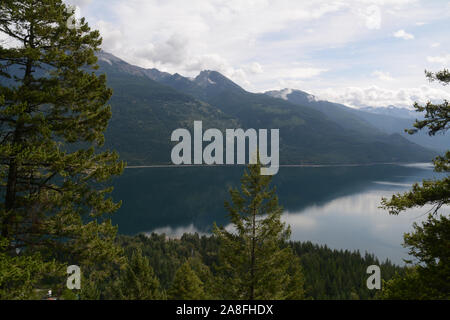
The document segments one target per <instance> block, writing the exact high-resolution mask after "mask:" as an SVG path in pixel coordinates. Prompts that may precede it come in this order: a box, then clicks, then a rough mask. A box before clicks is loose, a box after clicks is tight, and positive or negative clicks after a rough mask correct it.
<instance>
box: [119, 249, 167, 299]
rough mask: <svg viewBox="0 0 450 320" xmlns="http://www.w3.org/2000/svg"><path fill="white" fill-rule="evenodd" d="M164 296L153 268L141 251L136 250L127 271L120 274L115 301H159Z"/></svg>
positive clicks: (126, 268)
mask: <svg viewBox="0 0 450 320" xmlns="http://www.w3.org/2000/svg"><path fill="white" fill-rule="evenodd" d="M162 297H163V295H162V294H161V292H160V290H159V280H158V278H156V276H155V273H154V272H153V268H152V267H151V266H150V263H149V261H148V259H147V258H146V257H144V256H143V255H142V251H141V250H140V249H138V250H136V251H135V252H134V253H133V254H132V256H131V259H130V261H129V262H128V264H127V266H126V267H125V270H123V271H122V272H121V273H120V276H119V280H118V283H117V284H116V288H115V297H114V298H115V299H121V300H158V299H161V298H162Z"/></svg>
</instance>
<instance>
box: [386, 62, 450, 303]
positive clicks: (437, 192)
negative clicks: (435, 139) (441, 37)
mask: <svg viewBox="0 0 450 320" xmlns="http://www.w3.org/2000/svg"><path fill="white" fill-rule="evenodd" d="M426 76H427V78H428V79H429V80H430V81H438V82H440V83H441V84H443V85H447V84H448V83H450V73H449V71H448V70H447V69H444V70H442V71H439V72H437V73H433V72H426ZM414 107H415V109H416V111H418V112H425V118H424V119H423V120H420V121H419V120H418V121H416V123H415V124H414V129H411V130H407V131H408V132H409V133H410V134H414V133H416V132H417V131H418V130H422V129H427V130H428V134H429V135H430V136H434V135H436V134H438V133H442V134H445V133H446V132H447V130H448V129H449V128H450V106H449V104H448V101H447V100H444V101H443V103H441V104H433V103H431V102H428V103H427V104H426V105H425V106H421V105H419V104H418V103H415V105H414ZM434 170H435V171H436V172H441V173H444V174H446V176H445V177H444V178H442V179H434V180H424V181H423V182H422V185H419V184H418V183H416V184H414V185H413V187H412V190H411V191H408V192H406V193H404V194H396V195H394V196H392V197H391V198H390V199H386V198H384V199H383V200H382V206H383V207H384V208H385V209H387V210H388V211H389V213H390V214H394V215H397V214H399V213H400V212H403V211H405V210H406V209H409V208H414V207H423V206H425V205H429V206H431V210H430V213H429V215H428V218H427V220H426V221H425V222H423V223H422V225H419V224H418V223H414V225H413V227H414V232H411V233H407V234H405V235H404V246H405V247H408V248H409V253H410V255H411V256H413V257H414V258H415V259H416V261H414V262H415V265H414V266H413V267H412V268H411V269H409V270H408V272H407V273H406V274H405V275H403V276H397V277H396V278H394V279H392V280H391V281H389V282H388V283H386V285H385V289H384V292H383V294H382V296H383V297H384V298H388V299H449V298H450V220H449V218H448V214H449V210H448V207H446V206H448V205H449V204H450V176H449V174H448V173H449V172H450V150H449V151H447V152H446V154H445V155H444V156H439V157H437V158H436V159H435V160H434ZM410 262H412V261H410Z"/></svg>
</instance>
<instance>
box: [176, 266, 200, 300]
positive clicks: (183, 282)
mask: <svg viewBox="0 0 450 320" xmlns="http://www.w3.org/2000/svg"><path fill="white" fill-rule="evenodd" d="M168 297H169V299H171V300H202V299H205V298H206V295H205V291H204V288H203V282H202V281H201V280H200V279H199V277H198V276H197V275H196V274H195V272H194V270H192V268H191V265H190V263H189V261H187V262H185V263H184V264H182V265H181V267H180V268H178V270H177V272H176V273H175V278H174V280H173V283H172V286H171V287H170V289H169V292H168Z"/></svg>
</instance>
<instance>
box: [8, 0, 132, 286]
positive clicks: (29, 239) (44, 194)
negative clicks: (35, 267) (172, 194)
mask: <svg viewBox="0 0 450 320" xmlns="http://www.w3.org/2000/svg"><path fill="white" fill-rule="evenodd" d="M70 15H71V13H69V12H68V10H67V8H66V5H65V4H64V3H63V2H62V1H61V0H20V1H17V0H2V1H1V2H0V33H2V37H3V38H6V41H5V42H2V43H0V142H1V144H0V188H1V189H0V197H1V198H0V199H1V200H0V233H1V237H2V238H4V239H6V241H7V242H6V243H8V247H7V248H5V249H4V251H5V252H12V253H13V252H14V251H15V249H22V250H23V253H24V254H25V253H26V252H27V251H30V252H37V251H40V252H41V253H42V256H43V258H45V257H47V258H48V259H51V258H53V257H57V258H58V259H59V260H60V261H63V262H65V263H68V264H76V265H79V266H80V267H81V269H82V272H83V275H84V276H85V277H86V278H87V279H90V281H91V280H92V281H97V280H101V279H102V278H105V277H106V276H107V272H106V270H107V268H108V267H109V266H110V265H111V263H112V262H117V263H120V262H121V261H120V258H119V254H120V250H119V249H118V248H116V247H115V246H114V243H113V240H114V238H115V233H116V228H115V227H113V226H112V225H111V222H110V220H109V219H105V218H103V215H104V214H109V213H112V212H114V211H115V210H117V208H118V207H119V204H117V203H114V202H113V200H112V199H111V198H110V197H109V196H108V193H110V192H111V191H112V189H111V188H109V187H107V186H104V185H103V184H104V182H106V181H107V180H108V179H109V178H110V177H111V176H112V175H118V174H120V173H121V172H122V170H123V167H124V164H123V163H122V162H120V161H118V155H117V154H115V153H114V152H109V151H104V152H97V151H96V148H97V147H100V146H102V145H103V143H104V136H103V133H104V131H105V129H106V127H107V124H108V120H109V119H110V117H111V109H110V107H109V106H108V105H107V101H108V100H109V98H110V97H111V94H112V92H111V90H110V89H108V88H107V86H106V78H105V76H104V75H100V76H98V75H97V74H96V73H95V70H96V69H97V66H96V61H97V58H96V56H95V52H96V51H98V50H99V49H100V45H101V41H102V40H101V38H100V35H99V32H98V31H92V30H91V29H90V28H89V26H88V24H87V22H86V21H85V19H81V21H80V23H79V25H78V26H77V28H70V24H69V23H68V21H69V19H70V18H71V16H70ZM2 44H3V45H2ZM96 279H97V280H96Z"/></svg>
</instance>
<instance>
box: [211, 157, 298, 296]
mask: <svg viewBox="0 0 450 320" xmlns="http://www.w3.org/2000/svg"><path fill="white" fill-rule="evenodd" d="M260 170H261V165H260V164H259V162H258V164H255V165H249V166H248V168H247V169H246V171H245V173H244V176H243V177H242V179H241V190H240V191H239V190H237V189H231V190H230V195H231V203H229V202H226V203H225V206H226V208H227V209H228V211H229V214H230V219H231V223H232V227H233V229H234V230H233V231H228V230H226V229H225V228H223V227H222V228H219V227H217V225H214V234H215V235H216V236H217V237H218V238H219V239H220V242H221V247H220V250H219V265H218V267H217V269H218V278H217V284H218V288H217V294H218V295H220V296H221V298H224V299H248V300H256V299H300V298H302V297H303V276H302V274H301V270H300V265H299V262H298V260H297V259H295V258H294V255H293V253H292V251H291V249H290V248H289V247H288V246H287V245H286V241H287V240H288V239H289V237H290V228H289V227H286V226H285V224H284V223H283V222H281V214H282V208H281V207H280V206H279V204H278V197H277V195H276V194H275V189H274V188H271V187H270V181H271V176H262V175H261V174H260Z"/></svg>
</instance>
